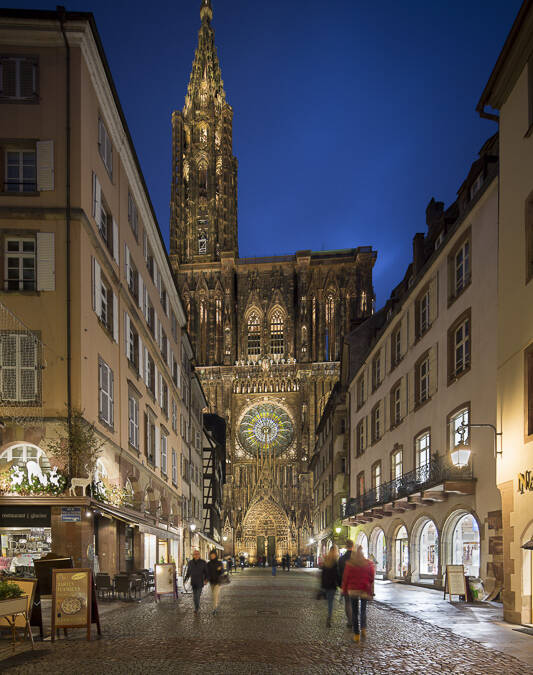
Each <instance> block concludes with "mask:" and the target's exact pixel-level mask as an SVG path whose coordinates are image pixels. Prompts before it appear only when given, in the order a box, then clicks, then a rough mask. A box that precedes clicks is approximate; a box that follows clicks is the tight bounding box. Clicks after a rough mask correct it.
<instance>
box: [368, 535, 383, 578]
mask: <svg viewBox="0 0 533 675" xmlns="http://www.w3.org/2000/svg"><path fill="white" fill-rule="evenodd" d="M385 542H386V540H385V532H383V530H382V529H381V527H375V528H374V529H373V530H372V532H371V534H370V542H369V553H370V556H371V557H372V558H373V559H374V561H375V563H376V574H381V575H384V574H385V573H386V571H387V550H386V543H385Z"/></svg>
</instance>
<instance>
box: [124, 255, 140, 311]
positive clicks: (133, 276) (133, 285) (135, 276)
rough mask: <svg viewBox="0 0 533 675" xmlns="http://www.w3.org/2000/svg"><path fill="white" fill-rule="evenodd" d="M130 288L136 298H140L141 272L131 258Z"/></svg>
mask: <svg viewBox="0 0 533 675" xmlns="http://www.w3.org/2000/svg"><path fill="white" fill-rule="evenodd" d="M127 281H128V288H129V291H130V293H131V295H132V296H133V298H134V299H135V300H137V301H138V300H139V272H138V271H137V268H136V267H135V264H134V263H133V262H132V260H131V258H130V260H129V265H128V279H127Z"/></svg>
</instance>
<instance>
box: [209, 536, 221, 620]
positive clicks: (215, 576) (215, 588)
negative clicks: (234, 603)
mask: <svg viewBox="0 0 533 675" xmlns="http://www.w3.org/2000/svg"><path fill="white" fill-rule="evenodd" d="M206 567H207V580H208V581H209V585H210V586H211V595H212V597H213V614H216V613H217V611H218V598H219V594H220V578H221V576H222V574H223V573H224V566H223V565H222V561H221V560H219V559H218V555H217V552H216V550H215V549H213V550H212V551H211V553H210V554H209V562H208V563H207V566H206Z"/></svg>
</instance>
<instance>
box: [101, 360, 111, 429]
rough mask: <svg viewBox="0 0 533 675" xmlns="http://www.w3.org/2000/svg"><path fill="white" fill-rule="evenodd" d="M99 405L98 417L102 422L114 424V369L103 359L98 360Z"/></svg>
mask: <svg viewBox="0 0 533 675" xmlns="http://www.w3.org/2000/svg"><path fill="white" fill-rule="evenodd" d="M98 388H99V397H98V401H99V405H98V417H99V418H100V421H101V422H104V423H105V424H107V425H109V426H110V427H112V426H113V371H112V370H111V368H110V367H109V366H108V365H107V363H106V362H105V361H103V360H102V359H100V360H99V362H98Z"/></svg>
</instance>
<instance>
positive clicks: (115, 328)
mask: <svg viewBox="0 0 533 675" xmlns="http://www.w3.org/2000/svg"><path fill="white" fill-rule="evenodd" d="M113 340H114V341H115V342H116V343H117V344H118V298H117V296H116V295H115V294H114V293H113Z"/></svg>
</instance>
